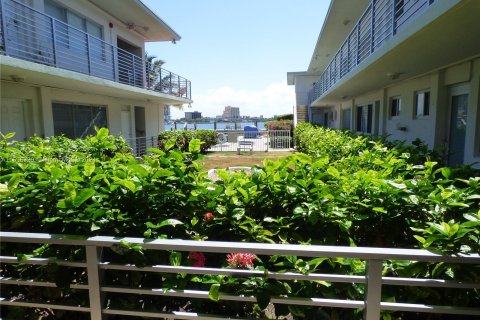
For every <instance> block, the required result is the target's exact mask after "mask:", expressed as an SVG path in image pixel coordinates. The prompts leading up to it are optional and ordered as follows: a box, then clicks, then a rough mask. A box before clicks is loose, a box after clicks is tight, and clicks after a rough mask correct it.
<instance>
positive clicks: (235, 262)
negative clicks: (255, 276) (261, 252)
mask: <svg viewBox="0 0 480 320" xmlns="http://www.w3.org/2000/svg"><path fill="white" fill-rule="evenodd" d="M256 258H257V256H256V255H254V254H252V253H229V254H227V262H228V265H229V266H230V267H234V268H237V269H247V268H248V269H250V268H253V260H254V259H256Z"/></svg>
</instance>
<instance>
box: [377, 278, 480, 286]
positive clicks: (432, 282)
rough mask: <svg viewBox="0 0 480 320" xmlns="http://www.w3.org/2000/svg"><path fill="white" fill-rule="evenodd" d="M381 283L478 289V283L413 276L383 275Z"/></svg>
mask: <svg viewBox="0 0 480 320" xmlns="http://www.w3.org/2000/svg"><path fill="white" fill-rule="evenodd" d="M382 284H383V285H392V286H411V287H429V288H433V287H435V288H457V289H480V283H478V282H477V283H465V282H461V281H452V280H443V279H415V278H393V277H383V278H382Z"/></svg>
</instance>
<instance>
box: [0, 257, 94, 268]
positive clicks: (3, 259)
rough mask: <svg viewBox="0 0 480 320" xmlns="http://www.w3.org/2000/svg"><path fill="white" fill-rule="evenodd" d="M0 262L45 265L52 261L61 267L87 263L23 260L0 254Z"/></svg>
mask: <svg viewBox="0 0 480 320" xmlns="http://www.w3.org/2000/svg"><path fill="white" fill-rule="evenodd" d="M0 263H12V264H13V263H23V264H34V265H47V264H50V263H54V264H56V265H59V266H63V267H75V268H85V267H86V266H87V264H86V263H85V262H71V261H65V260H55V259H49V258H28V259H25V260H18V258H17V257H11V256H0Z"/></svg>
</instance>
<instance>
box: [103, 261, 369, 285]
mask: <svg viewBox="0 0 480 320" xmlns="http://www.w3.org/2000/svg"><path fill="white" fill-rule="evenodd" d="M99 267H100V269H103V270H123V271H140V272H158V273H162V272H163V273H188V274H208V275H223V276H233V277H265V278H268V279H276V280H303V281H328V282H341V283H359V284H362V283H366V280H365V276H350V275H339V274H320V273H309V274H301V273H293V272H270V271H269V272H268V273H266V272H263V271H258V270H240V269H219V268H199V267H183V266H178V267H173V266H164V265H156V266H150V267H141V268H139V267H136V266H135V265H119V264H109V263H105V262H102V263H101V264H100V266H99Z"/></svg>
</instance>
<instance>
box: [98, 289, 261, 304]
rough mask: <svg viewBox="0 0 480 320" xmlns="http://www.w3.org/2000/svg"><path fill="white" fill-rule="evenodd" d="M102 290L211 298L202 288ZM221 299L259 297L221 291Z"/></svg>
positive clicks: (251, 300) (243, 299) (253, 300)
mask: <svg viewBox="0 0 480 320" xmlns="http://www.w3.org/2000/svg"><path fill="white" fill-rule="evenodd" d="M101 291H102V292H110V293H125V294H139V295H152V296H167V297H177V298H194V299H210V298H209V296H208V294H209V292H208V291H201V290H188V289H185V290H175V289H168V288H167V289H166V288H144V289H132V288H128V287H101ZM219 299H220V300H225V301H239V302H257V299H256V298H255V297H253V296H243V295H231V294H225V293H222V292H220V294H219Z"/></svg>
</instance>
